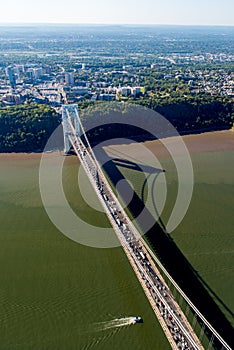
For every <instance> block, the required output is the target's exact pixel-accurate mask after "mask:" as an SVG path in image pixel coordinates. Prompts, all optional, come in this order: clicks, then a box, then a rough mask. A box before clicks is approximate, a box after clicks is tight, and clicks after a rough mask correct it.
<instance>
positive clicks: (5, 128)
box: [0, 104, 60, 152]
mask: <svg viewBox="0 0 234 350" xmlns="http://www.w3.org/2000/svg"><path fill="white" fill-rule="evenodd" d="M59 123H60V118H59V116H58V115H57V113H56V112H55V111H54V110H53V109H52V108H50V107H48V106H46V105H39V104H29V105H18V106H12V107H2V108H0V152H32V151H40V150H42V149H43V148H44V146H45V144H46V142H47V140H48V138H49V136H50V134H51V133H52V132H53V130H54V129H55V128H56V127H57V126H58V125H59Z"/></svg>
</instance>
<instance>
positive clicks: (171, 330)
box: [69, 125, 204, 350]
mask: <svg viewBox="0 0 234 350" xmlns="http://www.w3.org/2000/svg"><path fill="white" fill-rule="evenodd" d="M71 127H72V128H73V126H72V125H71ZM73 131H74V133H71V134H70V135H69V139H70V142H71V144H72V146H73V148H74V150H75V152H76V154H77V156H78V158H79V160H80V162H81V164H82V165H83V168H84V170H85V172H86V174H87V176H88V178H89V180H90V182H91V184H92V185H93V188H94V190H95V192H96V194H97V196H98V198H99V200H100V202H101V204H102V206H103V208H104V210H105V212H106V214H107V216H108V218H109V220H110V222H111V225H112V227H113V228H114V230H115V233H116V234H117V237H118V239H119V241H120V243H121V245H122V247H123V249H124V251H125V253H126V255H127V257H128V259H129V261H130V263H131V265H132V267H133V269H134V271H135V273H136V276H137V277H138V280H139V282H140V283H141V285H142V287H143V289H144V291H145V294H146V296H147V297H148V300H149V302H150V304H151V306H152V309H153V310H154V312H155V314H156V316H157V318H158V320H159V322H160V324H161V326H162V328H163V330H164V333H165V335H166V336H167V339H168V341H169V343H170V345H171V347H172V349H180V350H188V349H189V350H199V349H204V348H203V346H202V345H201V343H200V341H199V339H198V337H197V336H196V334H195V332H194V331H193V329H192V327H191V325H190V324H189V322H188V320H187V319H186V317H185V315H184V314H183V312H182V310H181V309H180V307H179V305H178V304H177V302H176V301H175V299H174V297H173V295H172V294H171V292H170V290H169V288H168V286H167V284H166V282H165V281H164V279H163V277H162V276H161V274H160V272H159V271H158V269H157V267H156V265H155V263H154V261H153V260H152V259H151V256H150V254H149V253H148V250H147V247H146V246H145V242H144V240H143V239H142V237H141V236H140V234H139V232H138V231H137V230H136V228H135V226H134V225H133V224H132V222H131V220H130V219H129V218H128V216H127V215H126V213H125V211H124V210H123V208H122V206H121V204H120V203H119V201H118V199H117V197H116V196H115V194H114V193H113V191H112V189H111V187H110V185H109V183H108V182H107V180H106V178H105V175H104V174H103V172H102V170H101V168H100V166H99V164H98V163H97V160H96V157H95V156H94V154H93V152H92V151H90V152H88V151H87V148H86V147H85V145H84V143H83V142H82V141H81V139H80V138H79V137H77V136H75V130H73ZM90 150H91V148H90Z"/></svg>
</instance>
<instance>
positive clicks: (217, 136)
mask: <svg viewBox="0 0 234 350" xmlns="http://www.w3.org/2000/svg"><path fill="white" fill-rule="evenodd" d="M181 137H182V139H183V141H184V142H185V144H186V146H187V147H188V150H189V152H192V153H198V152H212V151H216V150H219V151H233V150H234V131H232V130H222V131H212V132H205V133H199V134H189V135H183V136H181ZM175 139H176V137H170V138H168V140H171V142H173V141H174V140H175ZM144 145H146V146H147V148H149V149H150V150H154V149H155V147H157V154H158V155H159V156H167V155H168V153H167V152H166V151H165V148H164V147H163V146H162V145H161V142H160V140H150V141H144ZM118 146H121V147H125V145H119V144H118ZM128 146H129V145H126V147H128ZM57 152H60V153H61V154H62V151H58V150H57V151H51V152H48V154H54V153H57ZM41 154H42V152H38V153H37V152H35V153H34V152H31V153H26V152H20V153H17V152H12V153H0V160H8V159H11V160H20V159H24V160H26V159H39V158H41Z"/></svg>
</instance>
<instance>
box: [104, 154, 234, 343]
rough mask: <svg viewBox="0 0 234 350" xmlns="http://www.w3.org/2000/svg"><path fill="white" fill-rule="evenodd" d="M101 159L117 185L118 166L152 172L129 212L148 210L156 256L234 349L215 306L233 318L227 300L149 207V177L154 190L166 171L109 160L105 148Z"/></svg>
mask: <svg viewBox="0 0 234 350" xmlns="http://www.w3.org/2000/svg"><path fill="white" fill-rule="evenodd" d="M97 158H98V159H99V158H101V159H105V160H106V162H105V164H104V165H103V169H104V170H105V172H106V174H107V175H108V176H109V177H110V179H111V181H112V183H113V185H114V186H116V185H117V183H118V182H119V181H120V180H124V179H125V178H124V176H123V174H122V173H121V171H120V170H119V169H118V167H124V168H128V169H132V170H135V171H139V172H144V173H148V176H147V177H146V179H145V181H144V184H143V188H142V191H141V197H139V196H138V194H137V193H136V192H135V191H133V196H132V199H131V201H130V203H129V204H128V210H129V211H130V212H131V214H132V216H133V217H134V218H137V217H138V216H139V214H140V213H141V212H142V210H143V209H144V210H145V211H146V215H145V217H144V221H148V220H150V222H154V224H153V226H152V227H151V229H150V230H149V231H148V232H147V233H146V235H145V237H146V239H147V240H148V241H149V242H150V244H151V246H152V247H153V250H154V251H155V253H156V255H157V256H158V257H159V259H160V260H161V262H162V263H163V265H164V267H165V268H166V269H167V271H168V272H169V273H170V275H171V276H172V278H173V279H174V280H175V281H176V282H177V284H178V285H179V286H180V287H181V288H182V289H183V291H184V292H185V294H186V295H187V296H188V297H189V298H190V300H191V301H192V302H193V304H194V305H195V306H196V307H197V308H198V310H199V311H200V312H201V313H202V314H203V315H204V317H205V318H206V319H207V320H208V321H209V322H210V324H211V325H212V326H213V327H214V328H215V329H216V330H217V332H218V333H219V334H220V335H221V336H222V337H223V339H224V340H225V341H226V342H227V343H228V344H229V345H230V346H231V347H233V345H234V339H233V327H232V325H231V323H230V322H229V320H228V319H227V318H226V316H225V315H224V313H223V312H222V311H221V310H220V308H219V307H218V305H217V304H216V303H215V301H214V299H216V300H217V301H218V302H219V303H220V304H222V306H223V307H224V308H225V310H226V312H227V313H229V314H230V315H231V316H232V317H233V313H232V311H231V310H230V309H228V307H227V306H226V305H225V304H224V303H223V301H222V300H221V299H220V298H219V297H218V296H217V295H216V294H215V292H214V291H213V290H212V289H211V288H210V287H209V286H208V285H207V283H206V282H205V281H204V280H203V279H202V277H201V276H200V275H199V274H198V272H197V271H195V270H194V268H193V267H192V265H191V264H190V263H189V261H188V260H187V259H186V257H185V256H184V255H183V253H182V252H181V251H180V249H179V248H178V247H177V245H176V243H175V242H174V241H173V239H172V237H171V236H170V235H169V234H167V233H166V230H165V226H164V224H163V222H162V220H161V219H160V218H159V219H158V221H157V222H155V218H154V217H153V216H152V214H151V213H150V212H149V210H147V209H146V208H145V205H144V193H145V186H146V185H147V178H148V177H149V176H151V175H152V174H153V176H154V180H153V183H152V185H153V186H152V190H153V188H154V186H155V185H156V181H157V178H158V176H159V175H160V173H162V172H164V170H162V169H157V168H153V167H150V166H144V165H142V164H137V163H134V162H131V161H129V160H126V159H119V158H116V159H111V158H109V157H108V155H107V153H106V152H105V150H104V149H99V151H98V154H97ZM125 185H126V186H129V187H130V185H129V184H128V183H127V182H125ZM129 190H130V191H132V189H131V188H129ZM125 193H126V197H125ZM127 193H129V191H128V190H126V191H123V192H121V196H122V198H123V200H124V201H125V202H126V203H128V199H129V197H128V194H127ZM152 200H153V207H154V210H155V212H156V214H157V206H156V201H155V199H154V196H152ZM157 216H158V215H157ZM139 225H140V226H141V227H142V229H143V230H144V222H143V223H142V222H139ZM144 232H145V231H144ZM212 296H213V297H212ZM214 347H215V348H217V349H220V348H221V346H220V345H219V347H218V346H217V347H216V345H215V343H214Z"/></svg>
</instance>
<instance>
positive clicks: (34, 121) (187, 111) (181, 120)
mask: <svg viewBox="0 0 234 350" xmlns="http://www.w3.org/2000/svg"><path fill="white" fill-rule="evenodd" d="M101 103H102V102H101ZM101 103H97V104H96V106H98V105H99V106H100V104H101ZM133 103H138V104H140V105H143V106H144V107H148V108H151V109H152V110H155V111H156V112H158V113H160V114H162V115H163V116H164V117H166V118H167V119H168V120H169V121H170V122H171V123H172V124H173V125H174V126H175V127H176V129H177V130H178V131H179V132H180V133H193V132H196V131H198V132H199V131H211V130H221V129H230V128H231V127H232V125H233V123H234V104H233V101H232V100H230V99H225V98H222V97H219V98H217V97H213V96H210V95H207V96H206V95H203V96H202V98H198V97H192V96H191V97H189V98H187V99H181V98H173V99H171V98H168V99H158V100H157V99H156V98H147V99H140V100H138V101H137V100H136V101H134V102H133ZM121 105H122V104H121ZM90 107H92V108H94V107H95V106H93V103H92V102H90V103H88V102H87V101H85V102H83V104H82V103H81V104H80V105H79V108H80V109H81V110H82V111H86V110H87V108H88V109H89V108H90ZM92 108H91V109H92ZM85 115H86V117H87V115H89V113H85ZM81 116H82V113H81ZM90 118H92V113H90ZM60 122H61V115H59V114H57V113H56V111H55V110H54V109H52V108H51V107H49V106H47V105H41V104H35V103H32V104H27V105H18V106H12V107H1V108H0V152H35V151H42V150H43V148H44V146H45V144H46V142H47V140H48V138H49V136H50V135H51V133H52V132H53V131H54V129H55V128H56V127H57V126H58V125H59V124H60ZM86 122H87V120H86ZM151 122H152V123H155V122H156V120H155V119H152V121H151ZM139 132H140V131H139V130H135V131H134V129H133V128H131V127H129V129H128V128H126V125H124V127H123V128H121V127H116V125H110V126H108V129H107V128H106V129H105V137H107V138H112V137H123V136H127V135H133V134H134V133H136V135H138V136H139ZM101 133H102V135H101ZM90 136H92V139H93V141H95V142H97V141H98V140H101V139H103V129H102V128H99V129H98V130H95V132H92V133H91V134H90Z"/></svg>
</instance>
